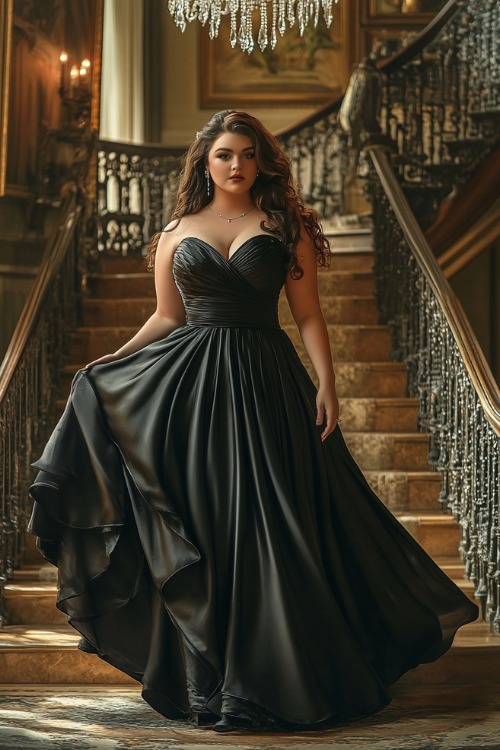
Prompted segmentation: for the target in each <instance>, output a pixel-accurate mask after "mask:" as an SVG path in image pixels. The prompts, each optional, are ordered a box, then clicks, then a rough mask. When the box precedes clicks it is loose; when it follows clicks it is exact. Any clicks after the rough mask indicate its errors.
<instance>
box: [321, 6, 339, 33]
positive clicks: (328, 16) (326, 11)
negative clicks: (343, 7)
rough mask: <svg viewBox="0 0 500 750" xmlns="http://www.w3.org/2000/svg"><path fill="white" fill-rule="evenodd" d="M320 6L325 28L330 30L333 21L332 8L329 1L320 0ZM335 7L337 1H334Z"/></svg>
mask: <svg viewBox="0 0 500 750" xmlns="http://www.w3.org/2000/svg"><path fill="white" fill-rule="evenodd" d="M321 5H322V7H323V16H324V18H325V23H326V25H327V28H330V26H331V25H332V21H333V11H332V8H333V6H332V3H331V0H322V3H321ZM335 5H337V0H335Z"/></svg>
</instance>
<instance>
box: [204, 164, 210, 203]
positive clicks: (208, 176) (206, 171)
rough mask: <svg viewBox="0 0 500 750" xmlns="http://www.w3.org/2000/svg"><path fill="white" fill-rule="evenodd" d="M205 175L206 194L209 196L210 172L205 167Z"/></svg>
mask: <svg viewBox="0 0 500 750" xmlns="http://www.w3.org/2000/svg"><path fill="white" fill-rule="evenodd" d="M205 177H206V178H207V196H208V197H209V198H210V172H209V171H208V167H207V169H205Z"/></svg>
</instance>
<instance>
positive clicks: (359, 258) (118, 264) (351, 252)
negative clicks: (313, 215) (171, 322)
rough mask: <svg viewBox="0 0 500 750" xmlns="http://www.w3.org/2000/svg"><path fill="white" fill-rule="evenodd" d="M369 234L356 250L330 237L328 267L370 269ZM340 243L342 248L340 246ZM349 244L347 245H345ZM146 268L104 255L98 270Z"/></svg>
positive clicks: (139, 262)
mask: <svg viewBox="0 0 500 750" xmlns="http://www.w3.org/2000/svg"><path fill="white" fill-rule="evenodd" d="M371 241H372V238H371V236H370V235H368V237H367V238H366V239H365V240H364V243H363V244H364V247H365V248H366V249H362V250H356V249H352V248H351V244H352V242H347V243H346V238H345V236H344V235H343V236H342V237H341V238H339V237H338V236H333V237H330V244H331V249H332V260H331V263H330V269H331V270H336V271H371V270H372V268H373V257H374V253H373V247H372V248H371V249H370V242H371ZM354 242H355V243H356V242H357V243H359V237H358V236H356V237H354ZM340 245H342V248H341V247H340ZM347 245H349V246H347ZM145 270H146V260H145V258H126V257H116V258H115V257H114V256H113V257H106V256H104V257H103V258H101V259H100V264H99V272H100V273H103V274H115V273H120V274H126V273H144V272H145Z"/></svg>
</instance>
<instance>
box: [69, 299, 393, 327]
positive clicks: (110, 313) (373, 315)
mask: <svg viewBox="0 0 500 750" xmlns="http://www.w3.org/2000/svg"><path fill="white" fill-rule="evenodd" d="M321 307H322V309H323V313H324V315H325V319H326V320H328V322H329V323H344V324H353V323H360V324H364V325H370V324H377V323H378V310H377V305H376V302H375V298H374V297H373V296H369V295H365V296H350V297H349V296H341V297H339V296H333V295H325V296H324V297H323V298H322V299H321ZM154 309H155V300H154V298H153V297H135V298H132V299H128V298H126V297H125V298H124V299H119V298H115V299H96V298H93V297H87V298H86V299H84V300H83V321H82V323H83V326H84V327H101V326H102V327H107V326H110V325H113V326H136V327H139V326H141V325H142V324H143V323H144V322H145V320H147V318H148V317H149V316H150V315H151V314H152V313H153V312H154ZM279 318H280V323H281V325H287V324H294V321H293V317H292V314H291V312H290V308H289V306H288V302H287V299H286V297H285V295H284V294H282V295H281V297H280V299H279Z"/></svg>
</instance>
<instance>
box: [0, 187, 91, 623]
mask: <svg viewBox="0 0 500 750" xmlns="http://www.w3.org/2000/svg"><path fill="white" fill-rule="evenodd" d="M80 217H81V206H80V205H79V204H78V201H77V197H76V194H74V193H71V194H69V195H68V197H67V198H66V200H65V201H64V202H63V204H62V206H61V212H60V223H59V226H58V227H57V229H56V231H55V233H54V234H53V236H52V238H51V240H50V242H49V243H48V246H47V249H46V252H45V255H44V258H43V261H42V264H41V269H40V273H39V275H38V277H37V280H36V282H35V285H34V288H33V290H32V293H31V295H30V297H29V298H28V300H27V302H26V305H25V306H24V309H23V312H22V314H21V317H20V319H19V322H18V324H17V327H16V329H15V331H14V334H13V336H12V339H11V342H10V345H9V348H8V350H7V352H6V354H5V357H4V359H3V362H2V363H1V366H0V442H1V443H2V451H1V459H0V492H1V495H0V503H1V505H0V512H1V519H0V626H2V625H3V624H5V621H6V610H5V602H4V600H3V586H4V585H5V583H6V582H7V581H8V580H10V579H11V578H12V575H13V572H14V570H15V569H16V568H18V567H19V566H20V565H21V564H22V562H23V559H24V548H25V536H26V526H27V523H28V512H29V511H28V504H29V501H28V487H29V485H30V483H31V481H32V478H33V470H32V469H31V466H30V463H31V461H32V460H33V456H34V454H35V453H36V452H37V451H38V450H39V448H40V447H41V444H42V443H43V442H44V441H45V440H46V438H47V435H48V433H49V431H50V430H51V429H53V426H54V418H55V413H56V402H57V398H58V391H59V384H60V378H61V363H62V362H63V361H64V357H65V355H67V352H68V345H69V334H70V332H71V330H72V329H73V327H74V326H75V325H76V322H77V317H78V307H79V299H80V295H79V290H80V279H79V269H78V254H79V235H78V232H79V223H80Z"/></svg>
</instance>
